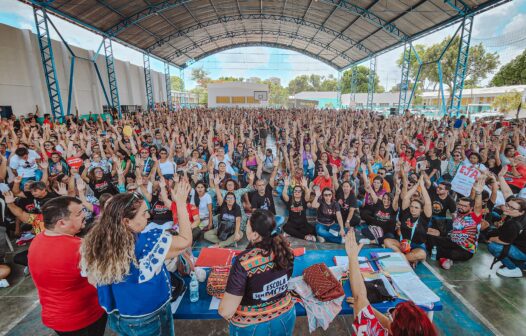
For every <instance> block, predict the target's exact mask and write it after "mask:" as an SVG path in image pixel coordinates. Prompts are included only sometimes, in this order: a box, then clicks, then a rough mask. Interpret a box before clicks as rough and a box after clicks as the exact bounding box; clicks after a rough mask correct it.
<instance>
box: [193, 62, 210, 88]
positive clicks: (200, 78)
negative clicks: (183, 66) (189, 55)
mask: <svg viewBox="0 0 526 336" xmlns="http://www.w3.org/2000/svg"><path fill="white" fill-rule="evenodd" d="M191 78H192V80H194V81H196V82H197V85H199V86H200V87H202V88H206V84H208V82H210V78H209V77H208V72H207V71H206V70H205V69H204V68H203V67H199V68H193V69H192V77H191Z"/></svg>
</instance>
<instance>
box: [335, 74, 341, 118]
mask: <svg viewBox="0 0 526 336" xmlns="http://www.w3.org/2000/svg"><path fill="white" fill-rule="evenodd" d="M341 82H342V72H341V71H338V79H337V82H336V108H337V109H341V108H342V85H341Z"/></svg>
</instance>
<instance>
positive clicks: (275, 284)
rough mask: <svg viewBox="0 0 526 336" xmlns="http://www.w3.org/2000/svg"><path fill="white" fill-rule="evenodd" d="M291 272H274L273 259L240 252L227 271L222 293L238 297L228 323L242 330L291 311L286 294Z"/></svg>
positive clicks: (256, 252)
mask: <svg viewBox="0 0 526 336" xmlns="http://www.w3.org/2000/svg"><path fill="white" fill-rule="evenodd" d="M291 275H292V268H290V269H288V270H278V269H277V267H276V264H275V263H274V256H273V255H268V256H265V251H264V250H262V249H260V248H249V249H247V250H245V251H244V252H242V253H241V254H240V255H239V256H238V258H237V259H236V261H235V262H234V264H233V265H232V269H231V271H230V275H229V277H228V282H227V286H226V290H225V291H226V292H227V293H229V294H232V295H237V296H242V297H243V299H242V300H241V304H240V306H239V307H238V308H237V311H236V313H235V315H234V316H233V317H232V319H231V322H232V323H233V324H235V325H239V326H244V325H250V324H256V323H261V322H266V321H270V320H272V319H273V318H275V317H278V316H280V315H281V314H283V313H285V312H287V311H289V310H290V309H292V308H293V307H294V303H293V302H292V300H291V297H290V294H289V292H288V281H289V279H290V277H291Z"/></svg>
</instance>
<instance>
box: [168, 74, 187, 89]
mask: <svg viewBox="0 0 526 336" xmlns="http://www.w3.org/2000/svg"><path fill="white" fill-rule="evenodd" d="M170 86H171V88H172V90H173V91H177V92H181V91H183V87H184V83H183V80H182V79H181V77H178V76H170Z"/></svg>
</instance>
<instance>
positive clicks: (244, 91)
mask: <svg viewBox="0 0 526 336" xmlns="http://www.w3.org/2000/svg"><path fill="white" fill-rule="evenodd" d="M254 91H267V92H268V85H267V84H256V83H246V82H227V83H213V84H208V107H223V106H238V107H264V106H267V105H268V101H263V102H259V103H253V104H248V103H245V104H240V103H232V102H231V103H218V102H217V100H216V98H217V97H230V98H232V97H245V100H246V98H247V97H254Z"/></svg>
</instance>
